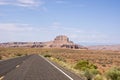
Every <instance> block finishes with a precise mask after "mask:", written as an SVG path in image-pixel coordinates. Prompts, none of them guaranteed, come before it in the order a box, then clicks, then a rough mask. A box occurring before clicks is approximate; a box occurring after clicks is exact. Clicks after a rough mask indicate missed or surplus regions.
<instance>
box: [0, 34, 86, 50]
mask: <svg viewBox="0 0 120 80" xmlns="http://www.w3.org/2000/svg"><path fill="white" fill-rule="evenodd" d="M0 47H31V48H34V47H39V48H71V49H85V47H83V46H81V45H77V44H74V43H73V42H72V41H70V40H69V38H68V37H67V36H64V35H60V36H57V37H56V38H55V39H54V40H53V41H49V42H10V43H1V44H0Z"/></svg>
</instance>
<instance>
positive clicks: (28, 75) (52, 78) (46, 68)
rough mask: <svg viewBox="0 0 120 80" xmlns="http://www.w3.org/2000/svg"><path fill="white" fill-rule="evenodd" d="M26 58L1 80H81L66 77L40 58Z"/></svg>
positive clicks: (33, 56)
mask: <svg viewBox="0 0 120 80" xmlns="http://www.w3.org/2000/svg"><path fill="white" fill-rule="evenodd" d="M26 58H27V59H24V60H23V59H22V60H23V61H22V63H21V64H19V65H18V64H17V66H16V68H14V69H12V70H10V71H9V72H7V73H6V74H5V75H4V76H2V79H1V80H82V79H80V78H79V79H74V78H73V77H71V76H70V75H67V74H66V73H65V72H63V71H62V70H61V69H59V68H58V67H57V66H55V65H54V64H52V63H50V62H49V61H47V60H46V59H44V58H43V57H41V56H38V55H32V56H30V57H26ZM16 59H17V58H16ZM11 64H14V63H11ZM9 65H10V64H9Z"/></svg>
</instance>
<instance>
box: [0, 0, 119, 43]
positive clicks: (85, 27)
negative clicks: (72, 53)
mask: <svg viewBox="0 0 120 80" xmlns="http://www.w3.org/2000/svg"><path fill="white" fill-rule="evenodd" d="M119 34H120V0H0V42H14V41H28V42H31V41H40V42H41V41H50V40H53V38H54V37H55V36H57V35H66V36H68V37H70V39H71V40H72V41H74V42H75V43H81V44H83V45H84V44H85V45H86V44H87V45H88V44H92V45H94V44H120V36H119Z"/></svg>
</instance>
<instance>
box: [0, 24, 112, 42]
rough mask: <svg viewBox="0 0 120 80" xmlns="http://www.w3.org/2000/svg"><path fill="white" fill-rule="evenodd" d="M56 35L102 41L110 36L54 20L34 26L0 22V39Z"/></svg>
mask: <svg viewBox="0 0 120 80" xmlns="http://www.w3.org/2000/svg"><path fill="white" fill-rule="evenodd" d="M57 35H66V36H68V37H70V40H72V41H74V42H89V43H90V42H92V43H94V42H95V43H96V42H97V43H104V42H108V41H109V40H110V37H109V36H107V35H104V33H100V32H95V31H90V30H89V31H86V30H81V29H79V28H71V27H65V26H63V25H62V24H60V23H59V22H54V23H53V24H52V25H51V26H47V27H34V26H32V25H29V24H19V23H0V36H1V39H0V41H5V40H8V41H9V40H11V41H49V40H51V39H53V38H54V37H55V36H57Z"/></svg>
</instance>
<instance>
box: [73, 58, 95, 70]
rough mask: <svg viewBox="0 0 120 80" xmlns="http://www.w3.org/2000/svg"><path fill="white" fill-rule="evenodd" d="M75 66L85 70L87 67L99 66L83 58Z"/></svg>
mask: <svg viewBox="0 0 120 80" xmlns="http://www.w3.org/2000/svg"><path fill="white" fill-rule="evenodd" d="M74 68H75V69H78V70H83V71H85V70H86V69H97V66H95V65H94V64H92V63H90V62H88V61H86V60H81V61H79V62H78V63H77V64H76V65H75V67H74Z"/></svg>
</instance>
